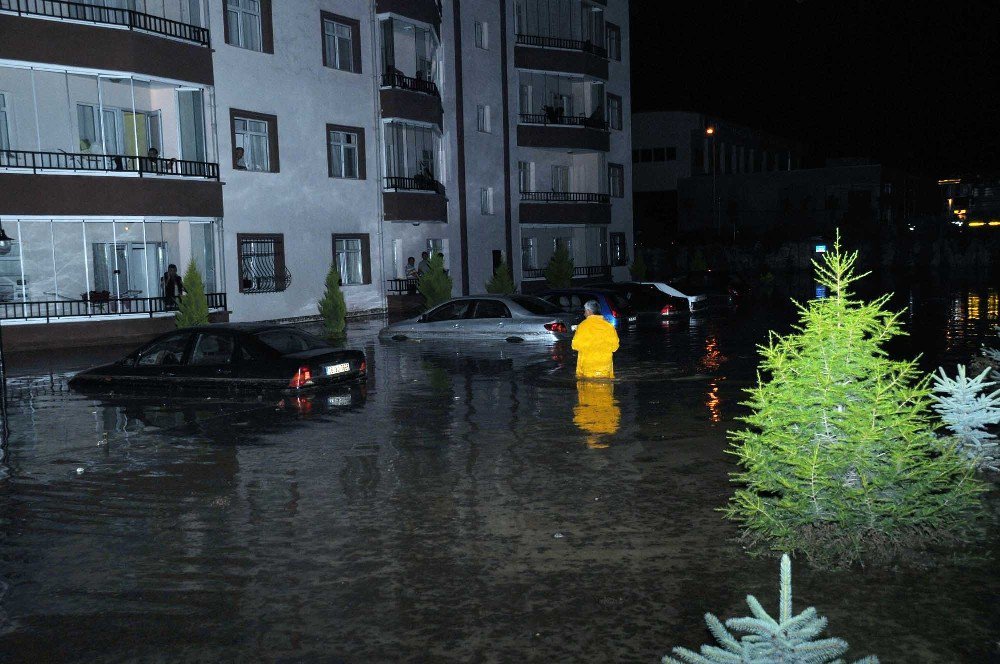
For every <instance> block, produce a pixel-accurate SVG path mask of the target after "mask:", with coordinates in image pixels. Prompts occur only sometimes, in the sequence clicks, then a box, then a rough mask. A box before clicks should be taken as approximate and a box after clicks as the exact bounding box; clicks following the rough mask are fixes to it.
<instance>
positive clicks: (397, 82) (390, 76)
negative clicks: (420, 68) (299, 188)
mask: <svg viewBox="0 0 1000 664" xmlns="http://www.w3.org/2000/svg"><path fill="white" fill-rule="evenodd" d="M382 87H383V88H399V89H400V90H411V91H413V92H422V93H424V94H427V95H433V96H435V97H440V96H441V95H440V93H438V88H437V85H435V84H434V81H428V80H427V79H426V78H413V77H412V76H405V75H403V74H401V73H399V72H392V73H385V74H382Z"/></svg>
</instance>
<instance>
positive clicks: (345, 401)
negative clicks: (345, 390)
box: [326, 394, 351, 406]
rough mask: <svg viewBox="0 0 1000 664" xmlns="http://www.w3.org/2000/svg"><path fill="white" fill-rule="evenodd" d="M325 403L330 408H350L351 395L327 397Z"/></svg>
mask: <svg viewBox="0 0 1000 664" xmlns="http://www.w3.org/2000/svg"><path fill="white" fill-rule="evenodd" d="M326 403H327V404H328V405H330V406H350V405H351V395H350V394H338V395H337V396H332V397H327V398H326Z"/></svg>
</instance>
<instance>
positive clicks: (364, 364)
mask: <svg viewBox="0 0 1000 664" xmlns="http://www.w3.org/2000/svg"><path fill="white" fill-rule="evenodd" d="M366 371H368V363H367V362H365V361H364V360H361V366H360V367H358V373H365V372H366Z"/></svg>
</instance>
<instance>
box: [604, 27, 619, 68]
mask: <svg viewBox="0 0 1000 664" xmlns="http://www.w3.org/2000/svg"><path fill="white" fill-rule="evenodd" d="M604 41H605V47H606V48H607V50H608V57H609V58H610V59H612V60H614V61H616V62H621V60H622V29H621V27H620V26H618V25H616V24H614V23H609V22H608V21H605V22H604ZM612 45H614V48H612Z"/></svg>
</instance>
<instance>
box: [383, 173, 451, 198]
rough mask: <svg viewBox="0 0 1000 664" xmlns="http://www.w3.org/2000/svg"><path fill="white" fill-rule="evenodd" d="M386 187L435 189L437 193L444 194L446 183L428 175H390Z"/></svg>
mask: <svg viewBox="0 0 1000 664" xmlns="http://www.w3.org/2000/svg"><path fill="white" fill-rule="evenodd" d="M385 188H386V189H395V190H403V191H433V192H434V193H436V194H442V195H444V185H443V184H441V183H440V182H438V181H437V180H433V179H431V178H428V177H413V178H401V177H396V176H389V177H387V178H386V179H385Z"/></svg>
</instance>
